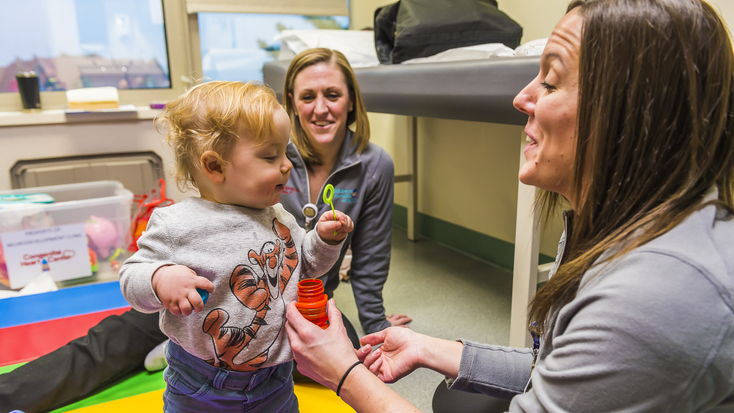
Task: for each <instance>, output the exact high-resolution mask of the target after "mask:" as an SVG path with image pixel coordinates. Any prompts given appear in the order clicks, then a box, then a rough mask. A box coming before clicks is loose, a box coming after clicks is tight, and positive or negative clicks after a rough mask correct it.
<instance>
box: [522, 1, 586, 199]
mask: <svg viewBox="0 0 734 413" xmlns="http://www.w3.org/2000/svg"><path fill="white" fill-rule="evenodd" d="M581 27H582V19H581V16H579V14H578V13H577V12H575V11H571V12H570V13H568V14H566V15H565V16H564V17H563V18H562V19H561V21H560V22H558V25H556V27H555V29H553V33H552V34H551V36H550V38H549V39H548V43H547V45H546V46H545V49H544V50H543V55H542V56H541V59H540V73H539V74H538V76H537V77H536V78H535V79H534V80H533V81H532V82H530V84H529V85H527V86H525V88H524V89H523V90H522V91H521V92H520V93H519V94H518V95H517V96H516V97H515V100H514V102H513V103H514V105H515V108H517V109H518V110H519V111H521V112H523V113H525V114H527V115H528V123H527V126H526V127H525V133H526V134H527V135H528V141H529V143H528V145H527V146H526V147H525V151H524V152H525V164H523V165H522V167H520V174H519V178H520V181H521V182H522V183H524V184H526V185H533V186H535V187H538V188H541V189H546V190H549V191H553V192H557V193H559V194H561V195H563V196H564V197H566V199H568V200H570V201H571V202H573V197H572V195H573V194H572V193H571V192H572V191H573V189H572V188H573V164H574V155H575V143H576V142H575V141H576V138H575V135H576V114H577V113H578V79H579V51H580V45H581ZM573 206H574V205H572V207H573Z"/></svg>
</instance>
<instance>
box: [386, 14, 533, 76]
mask: <svg viewBox="0 0 734 413" xmlns="http://www.w3.org/2000/svg"><path fill="white" fill-rule="evenodd" d="M374 30H375V49H376V50H377V58H378V59H379V60H380V63H401V62H404V61H406V60H409V59H414V58H416V57H427V56H433V55H434V54H436V53H440V52H443V51H444V50H448V49H454V48H457V47H464V46H472V45H475V44H485V43H503V44H504V45H505V46H507V47H509V48H512V49H514V48H516V47H517V46H519V45H520V38H521V37H522V27H521V26H520V25H519V24H517V22H515V21H514V20H512V19H511V18H510V17H509V16H507V15H506V14H505V13H503V12H501V11H500V10H499V9H498V8H497V2H496V1H495V0H400V1H398V2H397V3H394V4H390V5H387V6H384V7H381V8H378V9H377V10H375V27H374Z"/></svg>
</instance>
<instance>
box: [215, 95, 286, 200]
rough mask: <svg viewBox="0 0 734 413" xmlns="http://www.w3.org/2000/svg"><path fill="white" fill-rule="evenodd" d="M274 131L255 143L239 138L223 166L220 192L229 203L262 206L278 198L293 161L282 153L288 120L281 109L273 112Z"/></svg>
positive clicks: (284, 147) (284, 148)
mask: <svg viewBox="0 0 734 413" xmlns="http://www.w3.org/2000/svg"><path fill="white" fill-rule="evenodd" d="M274 120H275V132H274V133H273V134H272V135H271V136H269V137H268V138H267V139H266V140H265V142H263V143H261V144H260V145H255V144H254V143H253V141H252V140H251V139H247V138H245V139H240V140H239V141H238V142H237V145H236V146H235V148H234V150H233V151H232V156H231V157H230V158H229V159H228V161H229V162H228V163H227V166H226V167H225V168H224V193H226V194H227V195H228V197H229V202H227V203H230V204H234V205H241V206H245V207H249V208H257V209H262V208H265V207H268V206H271V205H275V204H277V203H278V202H280V194H281V192H283V188H284V187H285V184H286V183H287V182H288V177H289V176H290V173H291V169H292V168H293V164H291V161H289V160H288V158H287V157H286V155H285V150H286V146H287V145H288V138H289V136H290V121H289V119H288V115H287V114H286V113H285V111H284V110H282V109H280V110H277V111H276V112H275V113H274Z"/></svg>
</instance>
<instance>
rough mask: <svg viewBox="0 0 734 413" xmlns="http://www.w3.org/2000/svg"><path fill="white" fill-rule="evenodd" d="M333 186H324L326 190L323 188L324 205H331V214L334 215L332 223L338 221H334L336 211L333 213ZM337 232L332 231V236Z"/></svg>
mask: <svg viewBox="0 0 734 413" xmlns="http://www.w3.org/2000/svg"><path fill="white" fill-rule="evenodd" d="M333 199H334V185H332V184H329V185H326V188H324V203H325V204H328V205H331V213H332V214H334V221H339V220H338V219H336V211H334V201H333ZM336 234H337V231H334V236H336Z"/></svg>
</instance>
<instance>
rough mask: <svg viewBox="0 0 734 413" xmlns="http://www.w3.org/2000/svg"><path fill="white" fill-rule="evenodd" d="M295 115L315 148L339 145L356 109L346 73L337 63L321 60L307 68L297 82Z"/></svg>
mask: <svg viewBox="0 0 734 413" xmlns="http://www.w3.org/2000/svg"><path fill="white" fill-rule="evenodd" d="M292 100H293V103H294V105H293V106H294V110H295V114H296V115H297V116H298V121H299V122H300V124H301V128H303V131H304V132H305V133H306V136H307V137H308V139H309V141H310V142H311V144H312V145H313V146H314V148H315V149H316V150H317V151H319V152H323V149H324V148H325V147H330V146H338V147H341V143H342V142H343V141H344V136H345V134H346V131H347V116H348V115H349V112H350V111H351V110H352V109H353V106H354V104H353V102H352V100H351V99H350V97H349V89H348V87H347V83H346V81H345V80H344V74H342V72H341V70H339V67H338V66H337V65H336V64H333V63H326V62H325V63H318V64H315V65H313V66H309V67H307V68H305V69H303V70H302V71H301V72H300V73H298V75H296V78H295V79H294V81H293V95H292Z"/></svg>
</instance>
